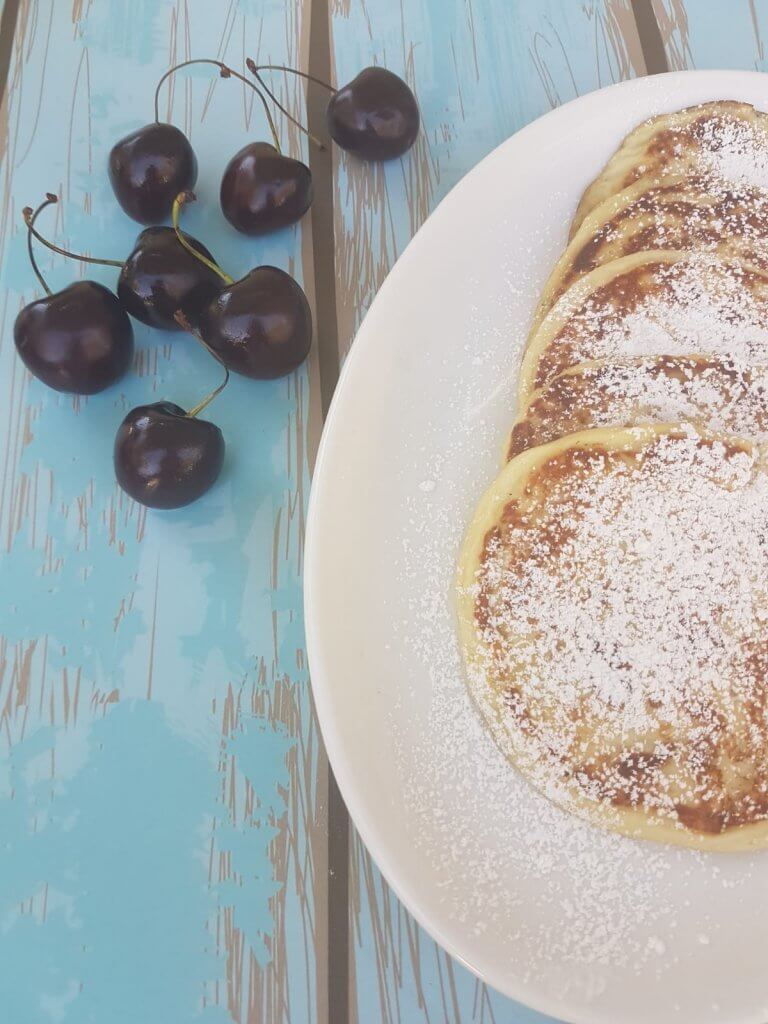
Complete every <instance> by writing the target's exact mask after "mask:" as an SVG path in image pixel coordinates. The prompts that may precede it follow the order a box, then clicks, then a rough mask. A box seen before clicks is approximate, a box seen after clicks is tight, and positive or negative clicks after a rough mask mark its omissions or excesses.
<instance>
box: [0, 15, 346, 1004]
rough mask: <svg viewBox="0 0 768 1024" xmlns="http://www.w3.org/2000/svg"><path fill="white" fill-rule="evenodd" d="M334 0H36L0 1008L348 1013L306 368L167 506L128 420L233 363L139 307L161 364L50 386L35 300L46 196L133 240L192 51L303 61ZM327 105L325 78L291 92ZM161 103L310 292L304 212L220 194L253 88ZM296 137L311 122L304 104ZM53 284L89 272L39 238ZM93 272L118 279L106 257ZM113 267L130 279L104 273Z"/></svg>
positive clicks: (224, 420) (1, 178)
mask: <svg viewBox="0 0 768 1024" xmlns="http://www.w3.org/2000/svg"><path fill="white" fill-rule="evenodd" d="M308 17H309V3H308V0H296V2H292V3H290V4H278V3H271V4H261V3H255V2H254V0H230V2H227V3H220V4H210V3H207V2H206V0H136V2H135V3H131V4H126V3H123V2H122V0H92V2H89V3H87V4H86V3H82V2H80V0H75V2H74V3H73V4H65V3H60V2H58V0H22V3H21V9H20V12H19V22H18V27H17V33H16V38H15V45H14V50H13V55H12V62H11V79H10V84H9V89H8V92H7V94H6V98H5V101H4V105H3V108H2V112H1V114H0V160H1V161H2V163H1V166H0V182H1V185H0V187H1V188H2V206H1V207H0V251H1V252H2V272H1V276H0V287H1V289H2V307H1V309H2V318H3V331H2V335H0V395H1V396H2V397H1V398H0V409H1V410H2V412H0V435H1V436H0V549H1V556H0V557H1V558H2V564H1V565H0V573H1V574H2V575H1V577H0V578H2V582H3V589H2V612H1V613H0V626H1V628H2V634H3V636H2V640H1V641H0V717H1V718H2V729H1V730H0V788H1V790H2V800H0V830H1V831H2V835H3V844H2V850H1V851H0V866H1V867H2V870H1V871H0V914H2V918H3V922H4V926H3V929H2V931H1V932H0V949H1V950H2V962H3V967H2V971H0V1004H2V1006H3V1010H4V1015H5V1018H6V1019H8V1020H9V1021H10V1020H14V1021H24V1022H29V1024H36V1022H38V1021H40V1022H43V1021H45V1022H49V1021H52V1020H56V1021H62V1022H64V1024H67V1022H71V1024H78V1022H81V1021H90V1020H103V1021H107V1020H109V1021H111V1022H115V1024H118V1022H122V1021H124V1022H126V1024H129V1022H130V1024H136V1022H137V1021H144V1022H147V1024H155V1022H157V1024H161V1022H162V1024H170V1022H176V1021H178V1022H182V1021H184V1022H186V1021H192V1020H201V1021H206V1022H211V1024H214V1022H222V1024H223V1022H224V1021H236V1022H242V1024H245V1022H250V1024H256V1022H258V1024H262V1022H270V1024H272V1022H288V1021H290V1022H291V1024H301V1022H306V1024H313V1022H314V1021H315V1020H318V1019H320V1020H322V1019H323V1011H322V1006H323V1004H324V997H323V990H324V976H325V957H324V939H325V935H324V929H325V924H324V920H325V868H324V865H325V845H326V835H325V827H324V819H323V815H324V810H323V806H322V804H323V797H324V792H325V774H324V767H323V761H322V756H321V754H320V744H319V738H318V733H317V729H316V726H315V722H314V718H313V715H312V711H311V706H310V700H309V693H308V679H307V668H306V658H305V654H304V638H303V623H302V602H301V585H300V580H301V570H302V557H303V549H302V544H303V531H304V515H305V507H306V496H307V488H308V472H307V448H308V430H307V422H308V410H309V404H308V382H309V377H308V373H309V370H308V368H306V367H305V368H302V369H301V370H300V371H298V372H297V373H296V374H294V375H292V376H291V377H289V378H287V379H285V380H282V381H277V382H274V383H265V384H257V383H254V382H250V381H246V380H244V379H239V380H233V382H232V384H231V385H230V387H229V388H228V390H227V392H226V393H225V395H224V396H223V397H222V398H220V399H219V400H218V401H217V402H216V404H215V405H214V406H212V407H211V410H210V416H211V418H212V419H214V420H215V421H216V422H217V423H219V425H220V426H221V427H222V429H223V431H224V433H225V436H226V438H227V442H228V446H229V448H228V453H229V454H228V461H227V466H226V469H225V472H224V475H223V479H222V481H221V482H220V483H219V485H217V487H216V488H215V490H214V491H212V492H211V493H210V495H208V496H206V497H205V498H204V499H203V500H201V501H200V502H199V503H198V504H196V505H195V506H192V507H191V508H190V509H188V510H181V511H179V512H175V513H167V514H155V513H149V514H148V513H147V512H146V511H145V510H142V509H141V508H139V507H138V506H136V505H134V504H133V503H132V502H130V501H129V500H127V499H126V497H125V496H124V495H122V494H121V493H120V492H119V491H118V489H117V487H116V485H115V483H114V478H113V473H112V466H111V445H112V439H113V437H114V432H115V429H116V427H117V424H118V423H119V421H120V419H121V418H122V415H123V414H124V412H125V411H126V410H127V409H128V408H130V407H131V406H132V405H135V404H139V403H141V402H144V401H152V400H157V399H159V398H168V399H171V400H174V401H176V402H178V403H179V404H182V405H184V404H192V403H194V402H195V401H196V400H198V399H199V398H200V397H202V396H203V395H204V394H205V393H206V392H208V391H209V390H210V389H211V387H212V386H213V385H215V384H216V383H217V381H218V377H219V373H218V369H217V367H216V365H215V363H213V362H212V361H211V360H210V359H208V358H207V357H206V355H205V353H204V352H203V351H202V350H200V349H199V348H198V346H197V345H196V344H195V343H194V342H193V341H192V340H191V339H189V338H187V337H184V336H180V335H175V336H169V335H161V334H157V333H152V332H150V331H149V330H148V329H145V328H143V327H141V326H139V325H137V329H136V338H137V357H136V366H135V370H134V372H133V373H131V374H130V375H129V376H128V377H127V378H126V379H125V381H123V382H121V383H120V384H119V385H117V386H116V387H115V388H113V389H111V390H110V391H108V392H106V393H105V394H103V395H100V396H96V397H94V398H90V399H88V400H81V401H73V400H72V399H69V398H66V397H64V396H59V395H55V394H54V393H52V392H47V391H46V390H45V389H44V388H43V387H42V386H40V385H39V384H38V382H36V381H34V380H31V379H30V377H29V376H28V374H26V372H24V370H23V367H22V366H21V364H20V363H19V361H18V359H17V358H16V355H15V352H14V347H13V343H12V331H11V329H12V324H13V318H14V316H15V314H16V312H17V310H18V309H19V307H20V306H21V305H22V304H23V303H24V302H26V301H29V300H30V299H31V298H32V296H33V295H34V294H35V282H34V279H33V276H32V274H31V272H30V270H29V267H28V265H27V262H26V255H25V251H24V233H23V231H22V224H21V219H20V211H21V208H22V206H24V205H25V204H27V203H36V202H38V201H39V199H40V198H41V196H42V195H43V193H44V192H45V191H47V190H52V191H56V192H58V193H60V194H61V196H62V200H63V202H62V203H61V205H60V206H59V207H58V209H57V210H56V212H55V213H51V215H50V217H49V218H48V219H47V220H46V221H45V222H44V223H41V224H40V227H41V228H42V229H43V230H44V231H46V232H48V233H49V234H54V233H55V235H56V238H57V240H58V241H59V242H69V243H70V244H71V245H72V246H73V247H74V248H76V249H80V250H83V249H86V250H89V251H92V252H93V253H96V254H101V255H106V256H110V257H114V256H120V255H121V254H127V253H128V251H129V249H130V247H131V245H132V241H133V239H134V237H135V235H136V234H137V230H138V228H137V225H134V224H132V223H131V222H129V221H128V220H127V218H125V216H124V215H123V214H122V213H121V211H120V210H119V208H118V207H117V204H116V202H115V200H114V198H113V196H112V194H111V191H110V188H109V185H108V182H107V178H106V173H105V161H106V156H107V152H108V149H109V147H110V145H111V144H112V143H113V142H114V141H115V140H116V139H117V138H118V137H120V136H121V135H122V134H124V133H125V132H127V131H128V130H130V129H132V128H134V127H137V126H138V125H140V124H142V123H144V122H145V121H147V120H149V119H150V118H151V110H152V93H153V90H154V85H155V82H156V80H157V78H158V77H159V76H160V74H161V73H162V72H163V71H164V70H166V68H167V67H168V66H169V64H170V63H173V62H175V61H178V60H183V59H185V58H188V57H190V56H196V57H199V56H206V55H207V56H217V57H223V58H224V59H227V60H230V61H231V62H232V63H233V64H234V65H235V66H236V67H241V66H242V62H243V57H244V56H245V55H246V54H251V55H253V56H254V57H261V58H263V59H264V60H272V61H277V62H287V63H291V64H299V66H306V40H307V32H308V25H307V23H308ZM281 88H282V89H283V96H284V98H285V99H286V100H287V102H288V104H289V106H290V108H291V109H292V110H293V111H294V112H295V113H296V114H297V115H298V116H301V117H303V116H304V110H303V90H302V89H301V88H300V86H299V83H298V82H296V83H293V82H292V83H287V84H286V85H285V86H282V87H281ZM161 110H162V114H163V116H169V117H171V118H172V119H173V120H174V122H175V123H177V124H178V125H179V126H180V127H183V128H184V129H185V130H186V131H187V132H189V133H191V137H192V140H193V144H194V145H195V148H196V150H197V153H198V157H199V159H200V181H199V183H198V193H199V196H200V203H199V204H198V207H197V208H195V209H194V210H190V211H189V214H188V215H185V218H186V224H187V225H188V227H189V229H190V230H191V231H192V232H193V233H195V234H198V235H199V236H200V237H201V238H202V239H204V240H205V241H206V243H207V244H208V245H209V247H210V248H211V249H212V251H213V252H215V253H216V255H217V257H218V258H219V259H220V260H221V261H222V263H223V264H224V265H225V266H226V267H227V268H228V269H229V270H230V271H232V272H233V273H235V274H237V273H238V272H243V271H245V270H246V269H248V268H249V267H250V266H252V265H255V264H256V263H259V262H265V263H274V264H276V265H278V266H282V267H284V268H285V269H287V270H290V271H292V272H293V273H295V274H296V275H297V277H298V278H299V279H300V280H301V279H302V278H303V279H304V281H305V284H306V286H307V290H308V291H309V292H310V294H311V292H312V280H311V270H310V264H309V261H308V251H307V247H306V239H305V238H303V234H304V232H303V231H302V230H301V229H296V230H289V231H284V232H281V233H280V234H278V235H275V236H272V237H270V238H268V239H264V240H259V241H253V240H246V239H243V238H241V237H239V236H237V235H236V234H235V233H234V232H233V231H232V230H231V229H230V228H229V227H228V225H227V224H226V222H225V221H224V220H223V218H222V216H221V214H220V211H219V209H218V180H219V177H220V174H221V171H222V169H223V166H224V164H225V162H226V160H227V159H228V158H229V156H230V155H231V154H232V153H234V152H235V151H236V150H237V149H238V148H239V147H240V146H242V145H243V144H244V143H245V142H246V141H247V140H248V139H249V138H253V137H254V135H255V136H256V137H264V124H263V120H262V114H261V111H260V108H259V105H258V103H256V105H254V103H253V97H252V96H251V94H250V93H249V92H248V91H247V90H246V89H245V88H244V87H242V86H240V84H239V83H235V82H234V81H231V82H222V81H220V80H219V79H217V78H216V77H215V76H212V75H211V74H210V73H209V72H206V71H203V72H202V73H201V74H194V75H193V74H181V75H179V76H178V77H177V78H176V79H175V80H174V82H173V84H172V86H171V88H170V89H168V90H167V91H166V92H165V93H164V94H163V98H162V107H161ZM280 131H281V135H282V138H283V142H284V146H285V148H286V149H288V150H289V151H290V152H292V153H296V154H298V153H300V152H302V151H303V145H304V144H303V140H302V139H301V138H300V137H299V135H298V133H297V132H296V131H295V130H294V129H293V128H291V127H290V126H289V125H288V124H287V123H285V122H283V121H281V122H280ZM41 264H42V266H43V267H44V269H45V272H46V273H47V274H48V275H49V277H50V281H51V284H52V286H53V287H61V286H62V285H64V284H65V283H66V282H68V281H70V280H72V279H73V278H74V277H76V276H77V275H78V274H79V273H80V272H81V268H79V267H78V266H76V265H74V264H68V263H67V262H66V261H64V260H62V259H60V258H58V257H52V258H49V254H45V255H41ZM91 270H92V271H93V272H91ZM88 276H90V277H93V278H97V279H98V280H101V281H103V282H104V283H107V284H114V281H115V275H114V272H113V271H109V270H105V269H104V268H89V275H88Z"/></svg>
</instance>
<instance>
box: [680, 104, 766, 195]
mask: <svg viewBox="0 0 768 1024" xmlns="http://www.w3.org/2000/svg"><path fill="white" fill-rule="evenodd" d="M764 119H765V115H760V120H758V121H749V120H741V119H737V118H734V117H727V116H718V117H710V118H706V119H704V120H703V121H702V122H700V123H699V124H698V125H696V126H695V134H696V141H697V143H698V145H697V149H696V154H697V163H698V168H697V169H700V170H701V172H702V173H704V174H707V175H711V176H712V177H714V178H715V179H717V180H719V181H725V182H732V183H734V184H736V185H738V186H756V187H758V188H761V189H768V133H767V132H766V129H765V128H764V127H763V124H764ZM683 145H684V143H683Z"/></svg>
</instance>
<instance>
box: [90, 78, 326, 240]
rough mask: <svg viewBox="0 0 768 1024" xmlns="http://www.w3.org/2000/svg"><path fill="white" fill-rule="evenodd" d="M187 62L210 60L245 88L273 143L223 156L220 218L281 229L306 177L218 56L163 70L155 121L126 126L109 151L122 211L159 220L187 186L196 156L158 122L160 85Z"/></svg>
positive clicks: (305, 192) (300, 210)
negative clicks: (128, 130)
mask: <svg viewBox="0 0 768 1024" xmlns="http://www.w3.org/2000/svg"><path fill="white" fill-rule="evenodd" d="M192 64H210V65H213V66H214V67H217V68H218V69H219V74H220V75H221V77H222V78H232V77H234V78H237V79H239V80H240V81H241V82H244V83H245V84H246V85H247V86H248V87H249V88H250V89H252V90H253V91H254V92H255V93H256V94H257V96H258V97H259V99H260V100H261V103H262V105H263V107H264V111H265V113H266V116H267V121H268V123H269V127H270V131H271V134H272V140H273V144H271V143H268V142H253V143H250V144H249V145H247V146H244V147H243V148H242V149H241V150H240V151H239V152H238V153H236V154H235V156H234V157H232V159H231V160H230V161H229V163H228V165H227V168H226V170H225V171H224V175H223V178H222V181H221V190H220V200H221V208H222V211H223V213H224V216H225V217H226V218H227V220H228V221H229V222H230V223H231V224H232V225H233V227H235V228H237V230H238V231H241V232H242V233H243V234H246V235H261V234H266V233H267V232H269V231H274V230H276V229H278V228H281V227H287V226H288V225H289V224H293V223H295V222H296V221H297V220H299V218H300V217H302V216H303V215H304V214H305V213H306V211H307V210H308V209H309V206H310V204H311V202H312V176H311V174H310V171H309V168H308V167H307V166H306V164H303V163H302V162H301V161H300V160H294V159H292V158H291V157H288V156H286V155H285V154H284V153H282V152H281V151H280V142H279V140H278V136H277V130H276V128H275V124H274V121H273V119H272V114H271V112H270V110H269V106H268V105H267V102H266V100H265V98H264V95H263V94H262V92H261V90H260V89H259V88H258V86H256V84H255V83H253V82H251V81H249V80H248V79H247V78H245V77H244V76H243V75H241V74H239V73H238V72H237V71H234V70H233V69H232V68H230V67H228V66H227V65H226V64H223V63H222V62H221V61H218V60H209V59H200V60H188V61H184V62H183V63H181V64H177V65H175V66H174V67H172V68H170V69H169V70H168V71H166V73H165V74H164V75H163V77H162V78H161V79H160V81H159V82H158V84H157V89H156V90H155V120H154V122H153V123H152V124H148V125H145V126H144V127H143V128H139V129H137V130H136V131H135V132H131V134H130V135H127V136H126V137H125V138H124V139H121V140H120V141H119V142H117V143H116V144H115V145H114V146H113V147H112V150H111V152H110V155H109V178H110V181H111V183H112V188H113V190H114V193H115V195H116V197H117V200H118V202H119V203H120V205H121V206H122V208H123V210H124V211H125V212H126V213H127V214H128V216H129V217H132V218H133V219H134V220H137V221H139V223H141V224H157V223H159V222H161V221H164V220H167V219H168V217H169V216H170V212H171V207H172V205H173V201H174V199H175V198H176V196H177V195H178V194H179V193H180V192H184V191H188V190H190V189H192V188H193V187H194V184H195V181H196V180H197V158H196V157H195V153H194V150H193V149H192V145H191V143H190V141H189V139H188V138H187V137H186V135H184V133H183V132H182V131H180V130H179V129H178V128H176V127H174V125H171V124H165V123H163V122H161V121H160V109H159V95H160V88H161V87H162V85H163V83H164V82H165V80H166V79H167V78H169V77H170V76H171V75H173V74H174V73H175V72H176V71H178V70H180V69H181V68H185V67H188V66H190V65H192Z"/></svg>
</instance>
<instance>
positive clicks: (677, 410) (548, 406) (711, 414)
mask: <svg viewBox="0 0 768 1024" xmlns="http://www.w3.org/2000/svg"><path fill="white" fill-rule="evenodd" d="M677 420H686V421H688V422H691V423H695V424H698V425H699V426H701V427H703V428H705V429H707V430H710V431H714V432H722V433H726V434H739V435H740V436H742V437H749V438H751V439H752V440H756V441H760V442H768V363H764V364H763V365H762V366H754V367H748V366H743V365H741V364H739V363H735V362H734V361H733V360H730V359H723V358H718V357H711V356H652V357H650V358H639V359H624V360H617V359H613V360H611V359H603V360H598V361H595V362H591V363H579V364H578V365H577V366H572V367H570V368H569V369H567V370H564V371H563V372H562V373H561V374H559V375H558V376H557V377H555V379H554V380H553V381H551V383H550V384H548V385H546V386H545V387H543V388H541V389H539V390H538V391H536V392H534V394H533V395H532V396H531V400H530V402H529V403H528V406H527V408H526V409H524V410H523V411H522V412H521V414H520V416H519V417H518V419H517V420H516V422H515V424H514V426H513V427H512V432H511V434H510V437H509V442H508V444H507V447H506V451H505V459H511V458H514V456H515V455H519V454H520V452H522V451H525V450H526V449H527V448H535V447H536V445H540V444H547V443H549V442H550V441H554V440H556V439H557V438H558V437H563V436H564V435H566V434H575V433H577V432H578V431H580V430H589V429H593V428H595V427H632V426H637V425H639V424H643V423H670V422H673V421H677Z"/></svg>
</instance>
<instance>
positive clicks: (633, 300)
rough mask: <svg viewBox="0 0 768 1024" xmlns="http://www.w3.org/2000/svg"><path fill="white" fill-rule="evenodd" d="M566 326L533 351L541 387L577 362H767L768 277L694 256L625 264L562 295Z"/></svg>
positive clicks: (730, 262)
mask: <svg viewBox="0 0 768 1024" xmlns="http://www.w3.org/2000/svg"><path fill="white" fill-rule="evenodd" d="M558 309H559V311H560V312H561V313H562V314H563V315H564V316H567V317H568V320H567V322H566V324H565V326H564V327H563V328H562V329H561V330H560V332H559V333H558V334H557V335H556V337H554V338H553V339H552V340H551V342H550V343H549V344H548V346H547V347H546V348H545V349H544V351H543V352H542V353H541V355H540V357H539V361H538V364H537V366H536V370H535V383H536V386H537V387H541V386H543V385H545V384H547V383H549V382H550V381H551V380H552V379H553V378H554V377H555V376H557V374H558V373H561V372H562V371H563V370H565V369H566V368H567V367H568V366H573V365H575V364H576V363H582V362H589V361H591V360H596V359H606V358H608V359H611V358H626V357H631V356H648V355H688V354H690V353H694V352H695V353H701V354H711V355H721V356H724V357H726V358H730V359H736V360H739V361H741V362H744V363H760V362H766V361H768V277H766V275H764V274H762V273H760V272H758V271H755V270H752V269H750V268H748V267H745V266H744V265H743V264H741V263H740V262H738V261H735V260H727V261H726V260H719V259H716V258H711V257H707V256H704V255H695V256H691V257H689V258H687V259H683V260H680V261H678V262H676V263H650V264H646V265H643V266H642V267H640V268H635V269H633V270H631V271H628V272H627V273H626V274H623V275H620V276H618V277H616V278H614V279H613V280H612V281H610V282H608V283H607V284H606V285H604V286H601V287H598V288H597V289H596V290H595V291H594V292H593V293H592V294H590V295H588V296H587V297H586V298H584V297H583V296H582V295H581V293H580V292H579V291H578V290H577V292H576V294H575V295H570V294H569V295H566V296H564V298H563V299H562V300H561V304H560V306H559V307H558Z"/></svg>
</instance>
